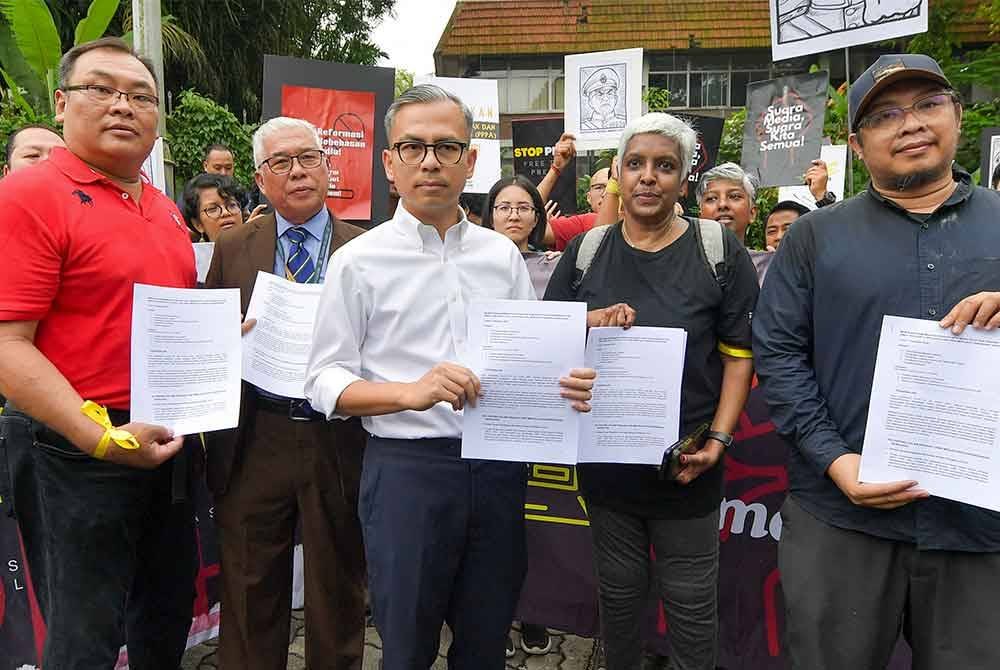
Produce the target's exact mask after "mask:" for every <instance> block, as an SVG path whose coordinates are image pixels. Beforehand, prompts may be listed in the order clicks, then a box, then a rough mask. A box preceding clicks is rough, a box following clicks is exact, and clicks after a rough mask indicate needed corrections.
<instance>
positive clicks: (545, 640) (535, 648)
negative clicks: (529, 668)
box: [521, 622, 552, 656]
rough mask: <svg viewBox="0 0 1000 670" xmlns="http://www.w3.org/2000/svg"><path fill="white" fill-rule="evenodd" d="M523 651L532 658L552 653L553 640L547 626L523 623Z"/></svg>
mask: <svg viewBox="0 0 1000 670" xmlns="http://www.w3.org/2000/svg"><path fill="white" fill-rule="evenodd" d="M521 649H524V653H526V654H531V655H532V656H542V655H544V654H547V653H549V652H550V651H552V638H551V637H549V631H547V630H546V629H545V626H538V625H536V624H531V623H524V622H522V623H521Z"/></svg>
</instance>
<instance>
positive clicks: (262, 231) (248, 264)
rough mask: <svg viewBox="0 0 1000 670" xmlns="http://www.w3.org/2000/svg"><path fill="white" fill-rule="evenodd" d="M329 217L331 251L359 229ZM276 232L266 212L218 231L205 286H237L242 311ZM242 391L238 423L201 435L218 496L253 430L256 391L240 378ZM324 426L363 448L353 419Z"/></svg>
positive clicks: (270, 264) (270, 263) (270, 257)
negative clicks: (263, 214) (239, 224)
mask: <svg viewBox="0 0 1000 670" xmlns="http://www.w3.org/2000/svg"><path fill="white" fill-rule="evenodd" d="M330 218H331V220H332V221H333V236H332V237H331V239H330V254H331V255H332V254H333V252H334V251H336V250H337V249H339V248H340V247H342V246H343V245H344V244H347V242H348V241H349V240H351V239H352V238H355V237H357V236H358V235H360V234H361V233H363V232H365V231H364V229H363V228H359V227H357V226H353V225H351V224H349V223H344V222H343V221H340V220H339V219H337V217H336V216H334V215H333V212H330ZM277 231H278V224H277V220H276V219H275V217H274V214H269V215H266V216H263V217H261V218H259V219H256V220H255V221H253V222H251V223H248V224H246V225H243V226H240V227H238V228H231V229H229V230H227V231H226V232H224V233H223V234H222V235H221V236H220V237H219V239H217V240H216V241H215V252H214V255H213V256H212V265H211V267H210V268H209V270H208V275H207V276H206V277H205V288H238V289H239V290H240V304H241V310H242V313H243V314H246V312H247V306H248V305H249V304H250V295H251V294H252V293H253V287H254V283H255V282H256V280H257V271H258V270H262V271H264V272H267V273H270V274H274V250H275V244H276V243H277ZM242 391H243V396H242V400H241V402H240V423H239V426H237V427H236V428H234V429H232V430H222V431H216V432H214V433H209V434H206V435H205V440H206V446H207V454H206V475H207V479H208V488H209V489H210V490H211V491H212V493H214V494H215V495H222V494H224V493H225V492H226V489H227V488H228V487H229V480H230V478H231V477H232V473H233V469H234V468H235V466H236V463H237V462H238V460H239V455H240V452H241V450H242V449H243V445H244V444H245V441H246V439H247V437H248V435H250V434H252V431H253V424H254V415H255V414H256V411H257V402H256V400H257V394H256V392H255V391H254V388H253V387H252V386H251V385H249V384H247V383H246V382H243V389H242ZM330 428H331V430H332V431H334V433H335V441H334V444H337V445H338V447H337V448H341V447H349V448H351V449H355V448H356V449H357V450H360V449H362V448H363V447H364V439H365V436H364V431H363V430H362V428H361V423H360V420H359V419H356V418H355V419H351V420H349V421H340V420H336V421H333V422H331V424H330ZM345 441H347V442H348V443H345ZM354 443H357V444H354Z"/></svg>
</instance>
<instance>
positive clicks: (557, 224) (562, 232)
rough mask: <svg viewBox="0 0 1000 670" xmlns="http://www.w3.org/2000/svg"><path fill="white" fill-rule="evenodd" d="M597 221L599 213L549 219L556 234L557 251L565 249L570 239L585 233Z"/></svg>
mask: <svg viewBox="0 0 1000 670" xmlns="http://www.w3.org/2000/svg"><path fill="white" fill-rule="evenodd" d="M595 223H597V214H596V213H594V212H590V213H588V214H572V215H570V216H560V217H557V218H555V219H552V220H551V221H549V225H550V226H551V227H552V232H553V233H555V236H556V251H565V250H566V245H567V244H569V241H570V240H572V239H573V238H574V237H576V236H577V235H579V234H580V233H585V232H587V231H588V230H590V229H591V228H593V227H594V224H595Z"/></svg>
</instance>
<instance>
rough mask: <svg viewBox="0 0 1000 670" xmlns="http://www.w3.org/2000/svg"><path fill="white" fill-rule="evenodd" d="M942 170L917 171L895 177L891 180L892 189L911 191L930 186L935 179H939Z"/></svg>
mask: <svg viewBox="0 0 1000 670" xmlns="http://www.w3.org/2000/svg"><path fill="white" fill-rule="evenodd" d="M941 174H942V170H940V169H935V170H930V169H928V170H917V171H916V172H910V173H908V174H900V175H896V176H895V177H894V178H893V180H892V187H893V189H895V190H897V191H900V192H902V191H912V190H914V189H918V188H921V187H923V186H926V185H927V184H930V183H931V182H932V181H934V180H935V179H938V178H940V177H941Z"/></svg>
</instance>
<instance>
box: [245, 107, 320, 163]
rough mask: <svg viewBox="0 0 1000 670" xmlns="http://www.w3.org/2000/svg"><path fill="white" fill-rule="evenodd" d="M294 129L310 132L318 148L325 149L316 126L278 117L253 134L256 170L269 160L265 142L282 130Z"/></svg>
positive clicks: (287, 117)
mask: <svg viewBox="0 0 1000 670" xmlns="http://www.w3.org/2000/svg"><path fill="white" fill-rule="evenodd" d="M292 128H295V129H302V130H306V131H308V132H309V133H310V134H311V135H312V136H313V137H315V138H316V148H317V149H322V148H323V142H322V140H320V138H319V131H318V130H316V126H314V125H313V124H311V123H309V122H308V121H306V120H304V119H293V118H291V117H290V116H276V117H274V118H273V119H268V120H267V121H265V122H264V123H263V124H262V125H261V127H260V128H258V129H257V131H256V132H255V133H254V134H253V166H254V168H259V167H260V164H261V163H262V162H264V160H266V158H267V157H266V156H265V155H264V140H266V139H267V138H268V137H270V136H271V135H274V134H276V133H279V132H281V131H282V130H290V129H292Z"/></svg>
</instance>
